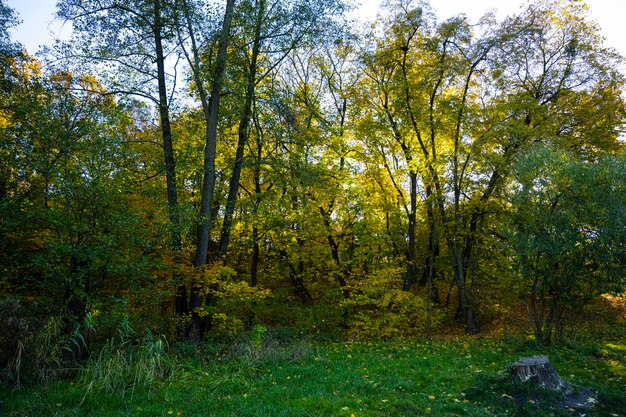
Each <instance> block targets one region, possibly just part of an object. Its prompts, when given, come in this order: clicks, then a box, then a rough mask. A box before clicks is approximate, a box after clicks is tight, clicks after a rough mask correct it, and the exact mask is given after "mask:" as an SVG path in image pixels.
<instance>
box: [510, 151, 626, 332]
mask: <svg viewBox="0 0 626 417" xmlns="http://www.w3.org/2000/svg"><path fill="white" fill-rule="evenodd" d="M515 172H516V175H515V177H516V180H517V184H516V186H515V188H516V190H515V192H514V194H513V195H512V198H511V203H512V204H513V207H514V210H513V212H512V216H511V220H512V221H511V228H510V229H509V233H508V236H509V238H510V243H511V245H512V247H513V249H514V250H515V253H516V258H515V259H516V267H517V270H518V271H519V274H520V278H521V279H522V285H523V288H524V291H525V293H526V300H527V305H528V312H529V318H530V322H531V325H532V328H533V331H534V334H535V337H536V339H537V340H538V341H541V342H543V343H550V341H551V340H552V339H553V337H556V338H557V339H560V338H562V336H563V326H564V323H563V319H564V315H565V310H566V309H574V310H579V309H580V308H582V307H583V306H584V305H585V304H586V303H587V302H589V301H590V300H592V299H593V298H595V297H597V296H599V295H600V294H604V293H620V292H622V291H623V290H624V286H625V285H626V281H625V280H624V275H625V274H624V273H625V272H626V258H625V257H624V254H626V220H625V219H626V189H625V185H626V159H625V158H624V155H623V153H622V154H620V155H614V156H605V157H602V158H600V159H599V160H598V161H588V160H584V159H582V158H579V157H576V156H575V155H574V154H573V153H571V152H568V151H565V150H561V149H558V148H555V147H551V146H537V147H536V148H534V149H531V150H529V152H527V153H525V154H523V155H520V157H519V158H518V161H517V164H516V170H515Z"/></svg>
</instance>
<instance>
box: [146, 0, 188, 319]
mask: <svg viewBox="0 0 626 417" xmlns="http://www.w3.org/2000/svg"><path fill="white" fill-rule="evenodd" d="M153 5H154V27H153V32H154V46H155V53H156V65H157V80H158V89H159V117H160V121H161V136H162V138H163V156H164V159H165V183H166V188H167V209H168V213H169V219H170V233H171V237H170V246H171V248H172V251H173V252H174V256H175V257H178V255H179V254H180V250H181V248H182V242H181V236H180V215H179V207H178V194H177V190H176V163H175V159H174V150H173V145H172V128H171V126H170V114H169V104H168V99H167V86H166V83H165V54H164V53H163V42H162V41H163V34H162V28H163V22H162V20H161V3H160V0H154V2H153ZM174 297H175V302H174V304H175V309H176V314H178V315H182V314H186V313H187V312H188V311H189V306H188V304H187V287H186V286H185V285H184V284H179V285H178V286H177V288H176V294H175V296H174Z"/></svg>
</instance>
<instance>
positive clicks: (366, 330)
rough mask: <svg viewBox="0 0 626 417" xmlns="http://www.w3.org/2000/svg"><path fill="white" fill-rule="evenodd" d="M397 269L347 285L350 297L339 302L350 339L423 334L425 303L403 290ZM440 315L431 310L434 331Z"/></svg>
mask: <svg viewBox="0 0 626 417" xmlns="http://www.w3.org/2000/svg"><path fill="white" fill-rule="evenodd" d="M400 273H401V272H400V270H398V269H393V268H389V269H385V270H381V271H378V272H377V273H376V274H372V275H369V276H367V277H366V278H363V279H361V280H358V281H357V282H356V283H355V284H353V285H352V286H350V288H349V290H350V297H349V298H348V299H346V300H344V301H343V302H342V306H343V307H344V308H345V311H346V316H347V324H348V333H349V336H348V337H350V338H352V339H355V340H387V339H391V338H394V337H400V338H402V337H410V336H416V335H423V334H425V332H426V314H427V311H426V301H425V300H424V299H423V298H421V296H418V295H416V294H414V293H412V292H408V291H403V290H402V288H401V281H400V280H398V279H397V276H398V275H399V274H400ZM440 320H441V314H440V313H439V311H437V310H435V312H434V314H433V320H432V325H433V328H436V327H437V325H438V324H439V322H440Z"/></svg>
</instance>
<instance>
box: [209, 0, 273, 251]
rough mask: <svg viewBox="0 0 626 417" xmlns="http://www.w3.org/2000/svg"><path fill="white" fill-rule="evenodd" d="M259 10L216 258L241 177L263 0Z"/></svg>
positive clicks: (229, 223)
mask: <svg viewBox="0 0 626 417" xmlns="http://www.w3.org/2000/svg"><path fill="white" fill-rule="evenodd" d="M258 7H259V10H258V14H257V20H256V25H255V28H254V43H253V46H252V56H251V57H250V65H249V67H248V80H247V85H246V98H245V102H244V105H243V112H242V115H241V121H240V122H239V129H238V132H239V133H238V141H237V152H236V155H235V162H234V164H233V174H232V176H231V179H230V183H229V187H228V198H227V200H226V208H225V211H224V222H223V223H222V232H221V235H220V244H219V251H218V258H223V257H224V256H226V252H227V251H228V242H229V240H230V230H231V226H232V221H233V213H234V212H235V203H236V201H237V192H238V191H239V179H240V177H241V169H242V166H243V152H244V149H245V146H246V143H247V142H248V136H249V130H248V127H249V125H250V119H251V117H252V103H253V102H254V90H255V85H256V72H257V59H258V56H259V52H260V49H261V25H262V23H263V17H264V9H265V0H259V5H258Z"/></svg>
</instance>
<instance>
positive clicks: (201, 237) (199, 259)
mask: <svg viewBox="0 0 626 417" xmlns="http://www.w3.org/2000/svg"><path fill="white" fill-rule="evenodd" d="M234 7H235V0H227V2H226V11H225V12H224V21H223V25H222V34H221V38H220V44H219V48H218V52H217V58H216V66H215V75H214V79H213V87H212V89H211V97H210V99H209V102H208V106H207V105H206V99H203V108H204V111H205V117H206V144H205V149H204V173H203V178H202V197H201V206H200V227H199V228H198V237H197V244H196V255H195V259H194V266H195V267H196V268H201V267H204V266H205V265H206V263H207V254H208V248H209V238H210V232H211V208H212V207H213V194H214V191H215V148H216V146H217V123H218V113H219V106H220V94H221V91H222V82H223V79H224V73H225V71H226V57H227V52H228V44H229V41H230V26H231V22H232V19H233V14H234ZM196 70H197V69H196ZM195 75H196V76H198V77H199V74H198V73H197V71H196V74H195ZM200 290H201V288H200V285H199V284H197V283H196V284H193V285H192V288H191V294H190V300H189V308H190V309H191V312H192V315H191V329H190V334H189V337H190V338H191V339H193V340H199V339H201V338H202V325H201V318H200V315H199V314H198V312H197V311H196V310H197V309H198V308H200V307H201V306H202V299H201V297H200Z"/></svg>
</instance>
